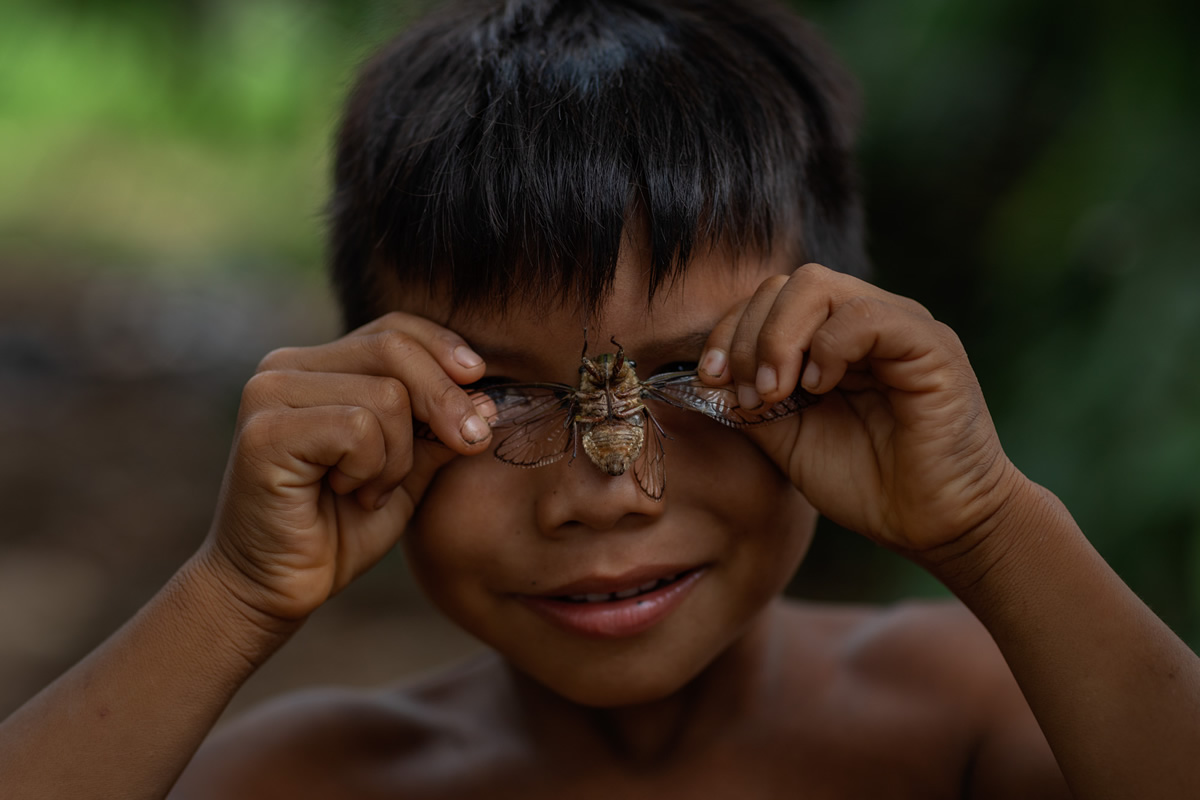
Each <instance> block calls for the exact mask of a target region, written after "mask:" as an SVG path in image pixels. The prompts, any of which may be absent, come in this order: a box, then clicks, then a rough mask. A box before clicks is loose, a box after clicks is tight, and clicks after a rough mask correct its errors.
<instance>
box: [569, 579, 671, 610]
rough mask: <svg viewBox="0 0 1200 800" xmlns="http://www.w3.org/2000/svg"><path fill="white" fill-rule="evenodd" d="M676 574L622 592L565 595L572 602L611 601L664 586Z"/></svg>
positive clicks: (624, 598)
mask: <svg viewBox="0 0 1200 800" xmlns="http://www.w3.org/2000/svg"><path fill="white" fill-rule="evenodd" d="M678 577H679V576H678V575H668V576H667V577H665V578H659V579H658V580H653V581H646V582H645V583H643V584H642V585H641V586H638V587H637V588H635V589H626V590H625V591H623V592H609V593H607V594H572V595H567V599H568V600H570V601H571V602H572V603H611V602H612V601H613V600H627V599H629V598H630V597H636V596H637V595H639V594H643V593H644V592H649V591H651V590H652V589H657V588H658V587H660V586H666V585H667V584H668V583H672V582H674V581H675V579H676V578H678Z"/></svg>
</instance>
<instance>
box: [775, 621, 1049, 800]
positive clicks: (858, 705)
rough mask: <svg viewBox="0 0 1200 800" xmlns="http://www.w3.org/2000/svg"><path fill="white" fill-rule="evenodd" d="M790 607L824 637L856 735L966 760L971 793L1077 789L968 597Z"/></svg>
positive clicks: (829, 671) (965, 781) (915, 752)
mask: <svg viewBox="0 0 1200 800" xmlns="http://www.w3.org/2000/svg"><path fill="white" fill-rule="evenodd" d="M784 613H785V619H788V620H789V624H790V625H792V626H795V627H797V628H799V629H801V630H804V631H808V632H810V633H809V634H808V635H813V634H814V633H815V635H817V636H818V637H820V638H819V642H820V644H819V648H820V651H821V652H822V653H824V657H823V658H822V659H821V662H823V663H824V664H825V670H826V675H827V681H826V686H827V687H828V691H827V692H826V694H825V697H827V698H828V703H829V704H830V705H829V708H828V713H829V714H830V715H831V717H836V718H837V719H839V720H840V721H841V724H842V725H845V726H848V728H849V729H850V730H854V731H855V735H856V736H857V738H856V739H855V741H856V742H857V743H860V744H862V743H866V744H865V746H868V747H870V746H875V747H878V748H880V749H883V748H884V747H899V748H901V749H911V753H910V755H909V757H908V760H909V761H910V762H911V763H917V762H919V761H920V760H921V759H925V758H929V756H928V754H930V753H940V754H942V755H943V756H946V757H947V759H948V760H947V762H946V763H945V764H940V765H931V766H936V768H940V769H961V782H960V783H959V785H960V786H964V787H967V792H966V795H967V796H968V797H973V798H990V797H1017V796H1019V797H1030V798H1042V797H1044V798H1058V797H1069V796H1070V795H1069V793H1068V792H1067V788H1066V784H1065V783H1064V781H1063V779H1062V776H1061V772H1060V770H1059V769H1058V766H1057V764H1056V762H1055V761H1054V757H1053V754H1052V753H1051V751H1050V748H1049V745H1048V744H1047V743H1046V739H1045V736H1044V735H1043V734H1042V731H1041V729H1040V727H1039V726H1038V724H1037V720H1036V719H1035V718H1034V716H1033V713H1032V712H1031V711H1030V709H1029V705H1028V703H1027V702H1026V700H1025V697H1024V695H1023V694H1022V693H1021V690H1020V687H1019V686H1018V685H1017V682H1016V680H1015V679H1014V678H1013V676H1012V673H1011V671H1010V670H1009V669H1008V665H1007V663H1006V662H1005V660H1004V657H1003V655H1002V654H1001V653H1000V650H999V648H998V647H997V646H996V644H995V642H994V641H993V640H992V638H991V635H990V634H989V633H988V631H987V629H986V628H984V627H983V625H982V624H981V623H980V622H979V621H978V620H977V619H976V618H975V616H974V615H973V614H971V613H970V611H968V610H967V609H966V608H965V607H964V606H963V605H962V604H961V603H958V602H957V601H955V600H934V601H907V602H903V603H899V604H896V605H893V606H886V607H879V606H831V605H821V604H789V606H787V607H786V608H785V612H784ZM793 638H794V637H793ZM855 720H857V724H856V723H855ZM893 737H896V738H898V739H899V740H900V741H899V742H895V743H891V744H885V743H886V742H888V741H889V740H891V739H892V738H893ZM872 743H874V744H872ZM866 755H867V756H868V757H869V754H866Z"/></svg>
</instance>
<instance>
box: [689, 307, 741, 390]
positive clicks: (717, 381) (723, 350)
mask: <svg viewBox="0 0 1200 800" xmlns="http://www.w3.org/2000/svg"><path fill="white" fill-rule="evenodd" d="M749 304H750V300H749V298H747V299H746V300H743V301H741V302H740V303H738V304H737V305H735V306H734V307H733V308H731V309H729V311H728V312H726V314H725V316H723V317H721V319H720V320H719V321H718V322H717V324H716V325H715V326H713V329H712V332H711V333H709V334H708V340H707V341H706V342H705V343H704V352H703V354H702V355H701V357H700V364H699V366H698V368H697V370H696V371H697V374H699V376H700V378H701V380H703V381H704V382H705V383H708V384H710V385H712V386H721V385H723V384H726V383H729V374H730V373H729V349H730V347H731V346H732V344H733V335H734V333H735V332H736V331H737V325H738V320H739V319H741V318H742V313H743V312H744V311H745V310H746V306H747V305H749Z"/></svg>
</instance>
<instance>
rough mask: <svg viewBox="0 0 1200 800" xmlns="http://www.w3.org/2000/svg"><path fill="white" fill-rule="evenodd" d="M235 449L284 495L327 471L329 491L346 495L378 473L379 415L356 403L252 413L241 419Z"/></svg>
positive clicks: (382, 452) (382, 454)
mask: <svg viewBox="0 0 1200 800" xmlns="http://www.w3.org/2000/svg"><path fill="white" fill-rule="evenodd" d="M238 448H239V456H240V459H239V460H240V461H241V462H242V463H244V464H248V465H251V466H252V467H253V468H254V469H255V470H256V471H257V472H258V473H259V477H258V480H257V481H256V482H257V483H259V484H260V485H261V486H263V487H264V488H266V489H267V490H269V491H271V492H273V493H276V494H279V495H282V496H284V497H286V496H288V495H289V494H292V493H299V492H306V491H310V490H311V489H312V487H313V486H314V485H316V484H319V483H320V482H321V480H322V479H323V478H325V477H326V476H328V478H329V486H330V488H331V489H333V491H334V492H336V493H338V494H348V493H350V492H353V491H355V490H356V489H358V488H359V487H361V486H362V485H364V484H365V483H366V482H367V481H369V480H371V479H373V478H375V477H376V476H378V475H379V473H380V472H382V470H383V468H384V465H385V463H386V456H387V447H386V444H385V440H384V435H383V428H382V426H381V425H380V423H379V419H378V418H377V417H376V416H375V414H374V413H372V412H371V411H368V410H367V409H365V408H362V407H361V406H314V407H310V408H275V409H271V410H269V411H262V412H259V413H257V414H253V415H251V416H250V417H248V418H247V419H246V420H245V421H244V422H243V424H242V429H241V431H240V432H239V437H238ZM296 499H297V500H298V501H302V500H303V498H301V497H299V496H297V498H296Z"/></svg>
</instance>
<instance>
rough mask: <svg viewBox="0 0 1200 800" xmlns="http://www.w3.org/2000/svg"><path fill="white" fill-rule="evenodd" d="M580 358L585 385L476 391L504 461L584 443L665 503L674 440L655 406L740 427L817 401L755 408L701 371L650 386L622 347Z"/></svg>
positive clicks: (539, 457) (556, 453) (804, 397)
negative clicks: (666, 449)
mask: <svg viewBox="0 0 1200 800" xmlns="http://www.w3.org/2000/svg"><path fill="white" fill-rule="evenodd" d="M613 344H617V343H616V342H615V341H614V342H613ZM580 361H581V364H580V367H579V385H578V386H568V385H566V384H563V383H519V384H518V383H510V384H497V385H491V386H482V387H480V388H478V389H476V391H475V394H474V399H475V403H476V405H477V406H478V407H479V410H480V413H481V414H483V416H484V417H485V418H486V419H487V421H488V424H490V425H491V426H492V428H493V429H495V430H496V431H497V432H498V433H501V434H502V436H501V438H500V439H499V443H498V444H497V445H496V449H495V451H494V455H495V457H496V458H497V459H499V460H500V461H503V462H504V463H506V464H513V465H515V466H519V467H540V466H544V465H546V464H552V463H554V462H555V461H558V460H559V459H561V458H562V457H563V456H565V455H566V454H567V453H571V455H572V457H574V456H575V454H576V453H577V452H578V447H579V445H580V444H582V445H583V451H584V453H586V454H587V456H588V458H589V459H590V460H591V461H592V463H593V464H595V465H596V466H597V467H599V468H600V470H602V471H603V472H605V473H606V474H608V475H614V476H615V475H623V474H624V473H625V471H626V470H628V469H629V468H630V466H631V465H632V467H633V473H634V476H635V477H636V478H637V482H638V485H639V486H641V488H642V491H644V492H645V493H646V494H647V495H648V496H650V497H651V498H653V499H655V500H661V499H662V496H663V491H664V489H665V488H666V464H665V462H664V460H663V439H664V438H670V437H668V436H667V435H666V433H665V432H664V431H663V429H662V426H660V425H659V423H658V420H657V419H655V417H654V414H653V413H652V412H651V407H650V405H647V402H648V401H649V402H650V403H651V404H653V403H661V404H664V405H667V406H673V407H675V408H680V409H685V410H688V411H698V412H700V413H701V414H704V415H706V416H708V417H710V418H712V419H714V420H716V421H717V422H720V423H722V424H724V425H728V426H731V427H735V428H740V427H744V426H747V425H758V424H762V423H765V422H773V421H775V420H779V419H783V418H784V417H788V416H791V415H792V414H795V413H797V412H799V411H800V410H801V409H803V408H805V407H807V406H809V405H812V404H813V403H814V402H816V400H817V398H816V397H815V396H814V395H811V394H809V393H808V392H805V391H804V390H802V389H799V388H797V390H796V391H795V392H794V393H793V394H792V395H791V396H790V397H787V398H785V399H784V400H782V401H780V402H779V403H776V404H775V405H773V406H771V407H769V408H766V409H756V410H754V411H750V410H747V409H743V408H741V407H740V406H739V405H738V402H737V395H736V394H735V392H734V390H733V389H732V388H731V387H729V386H708V385H706V384H705V383H704V382H703V381H701V380H700V378H699V376H698V375H697V374H696V371H695V370H687V371H682V372H668V373H663V374H659V375H655V376H653V377H651V378H648V379H646V380H645V381H642V380H639V378H638V376H637V373H636V372H635V370H634V368H635V366H636V365H635V364H634V362H633V361H631V360H627V359H626V358H625V350H624V348H622V347H621V346H620V345H617V352H616V353H605V354H603V355H600V356H597V357H595V358H588V356H587V355H586V350H585V353H584V354H583V355H581V357H580Z"/></svg>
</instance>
